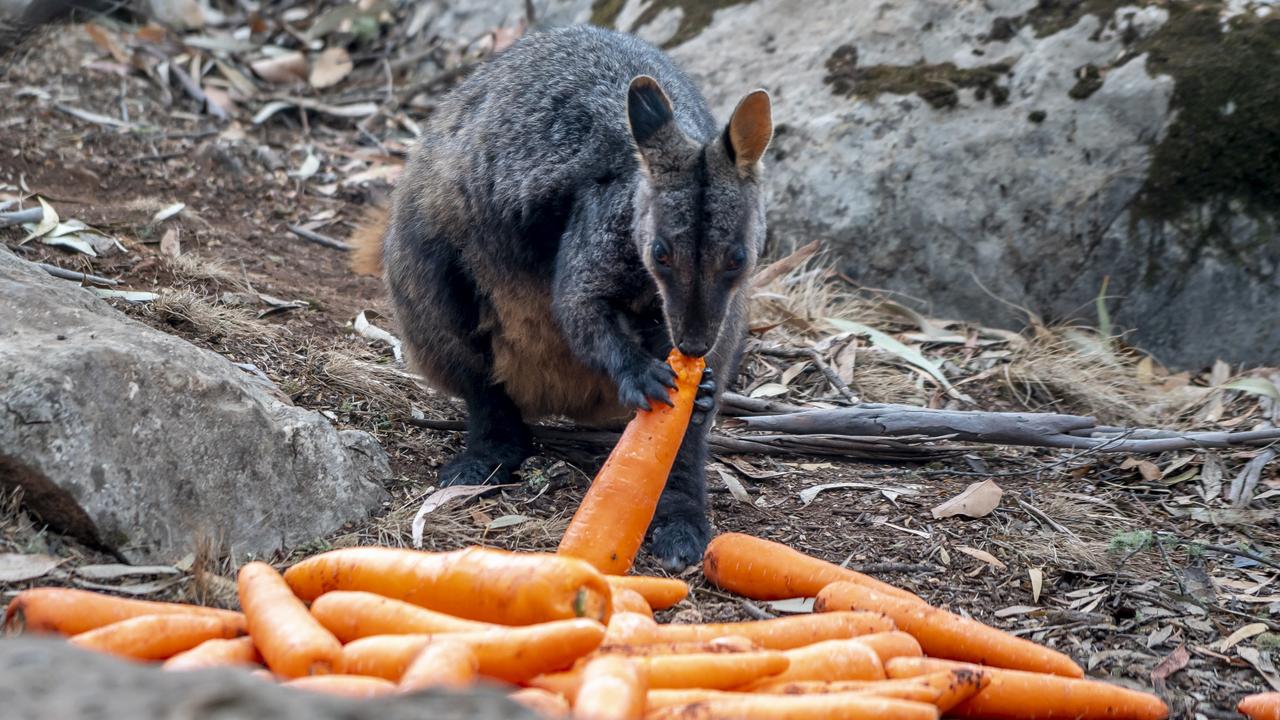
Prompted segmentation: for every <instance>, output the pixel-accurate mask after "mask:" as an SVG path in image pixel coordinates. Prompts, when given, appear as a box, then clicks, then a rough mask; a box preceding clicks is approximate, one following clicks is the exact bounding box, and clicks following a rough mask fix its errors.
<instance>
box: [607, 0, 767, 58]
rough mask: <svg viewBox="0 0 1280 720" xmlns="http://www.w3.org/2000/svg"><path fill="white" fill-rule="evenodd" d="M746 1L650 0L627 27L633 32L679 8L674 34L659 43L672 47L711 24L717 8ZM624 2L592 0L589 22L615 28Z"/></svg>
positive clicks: (619, 0) (621, 0)
mask: <svg viewBox="0 0 1280 720" xmlns="http://www.w3.org/2000/svg"><path fill="white" fill-rule="evenodd" d="M748 2H751V0H651V1H650V2H649V3H648V4H647V5H646V6H645V8H644V11H643V12H641V13H640V17H638V18H636V21H635V22H633V23H631V27H630V28H628V30H629V31H630V32H636V31H637V30H639V29H640V28H642V27H644V26H645V25H648V24H649V23H651V22H653V21H654V20H655V19H656V18H657V17H658V16H659V15H661V14H662V13H663V12H665V11H667V10H672V9H676V10H679V11H680V25H679V27H677V28H676V32H675V34H674V35H672V36H671V38H670V39H668V40H667V41H666V42H665V43H663V44H662V46H663V47H664V48H673V47H675V46H677V45H679V44H681V43H683V42H685V41H687V40H690V39H692V38H693V37H695V36H696V35H697V34H698V33H700V32H702V31H703V29H704V28H706V27H707V25H709V24H711V18H712V16H714V15H715V13H716V11H717V10H721V9H723V8H727V7H733V6H734V5H742V4H744V3H748ZM624 5H626V0H595V2H594V3H593V4H592V6H591V23H592V24H593V25H599V26H600V27H609V28H611V27H615V26H616V23H617V21H618V16H619V15H621V14H622V8H623V6H624Z"/></svg>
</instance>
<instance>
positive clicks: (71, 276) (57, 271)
mask: <svg viewBox="0 0 1280 720" xmlns="http://www.w3.org/2000/svg"><path fill="white" fill-rule="evenodd" d="M36 264H37V265H39V266H40V269H41V270H44V271H45V272H47V273H49V274H50V275H52V276H54V277H56V278H62V279H63V280H75V281H76V282H82V283H83V282H87V283H93V284H94V285H106V286H107V287H115V286H116V285H119V284H120V281H119V280H112V279H111V278H104V277H102V276H101V275H89V274H88V273H82V272H76V271H75V270H67V269H66V268H60V267H58V266H57V265H49V264H48V263H36Z"/></svg>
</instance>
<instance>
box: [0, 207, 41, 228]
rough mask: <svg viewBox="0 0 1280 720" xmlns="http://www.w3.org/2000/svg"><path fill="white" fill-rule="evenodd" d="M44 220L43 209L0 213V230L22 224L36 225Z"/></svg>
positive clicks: (35, 208) (34, 208) (36, 208)
mask: <svg viewBox="0 0 1280 720" xmlns="http://www.w3.org/2000/svg"><path fill="white" fill-rule="evenodd" d="M43 219H44V208H40V207H33V208H27V209H26V210H17V211H14V212H7V213H0V228H6V227H9V226H10V225H21V224H23V223H38V222H40V221H41V220H43Z"/></svg>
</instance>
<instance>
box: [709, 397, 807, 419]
mask: <svg viewBox="0 0 1280 720" xmlns="http://www.w3.org/2000/svg"><path fill="white" fill-rule="evenodd" d="M808 409H810V408H805V407H801V406H799V405H791V404H789V403H784V402H781V401H778V400H768V399H765V398H753V397H747V396H746V395H739V394H738V393H732V392H727V393H725V394H723V395H721V396H720V414H721V415H726V416H730V417H739V416H744V415H785V414H786V413H793V412H804V411H805V410H808Z"/></svg>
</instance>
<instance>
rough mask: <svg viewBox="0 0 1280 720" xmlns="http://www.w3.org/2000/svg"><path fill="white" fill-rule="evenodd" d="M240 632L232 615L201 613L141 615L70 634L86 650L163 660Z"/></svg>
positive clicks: (238, 623)
mask: <svg viewBox="0 0 1280 720" xmlns="http://www.w3.org/2000/svg"><path fill="white" fill-rule="evenodd" d="M239 634H240V622H239V621H238V620H237V619H235V618H216V617H207V616H204V615H172V614H170V615H143V616H141V617H134V618H129V619H128V620H121V621H120V622H117V623H112V624H110V625H104V626H102V627H100V628H97V629H95V630H89V631H88V632H83V633H80V634H79V635H73V636H71V639H70V643H71V644H72V645H76V646H78V647H82V648H84V649H86V650H96V651H98V652H104V653H109V654H111V655H117V656H119V657H124V658H131V659H134V660H164V659H166V658H169V657H172V656H174V655H177V654H178V653H180V652H182V651H184V650H190V649H191V648H193V647H195V646H197V645H199V644H200V643H202V642H204V641H205V640H210V639H213V638H233V637H235V636H237V635H239Z"/></svg>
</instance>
